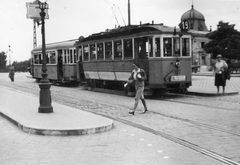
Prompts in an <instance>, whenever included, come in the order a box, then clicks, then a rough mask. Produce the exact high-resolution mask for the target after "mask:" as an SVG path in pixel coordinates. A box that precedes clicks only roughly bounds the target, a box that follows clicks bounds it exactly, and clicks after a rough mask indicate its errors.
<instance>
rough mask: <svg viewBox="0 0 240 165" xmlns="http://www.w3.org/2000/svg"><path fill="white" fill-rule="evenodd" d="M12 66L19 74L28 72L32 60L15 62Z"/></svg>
mask: <svg viewBox="0 0 240 165" xmlns="http://www.w3.org/2000/svg"><path fill="white" fill-rule="evenodd" d="M12 65H13V66H14V69H15V71H18V72H28V67H29V66H30V60H26V61H21V62H17V61H13V63H12Z"/></svg>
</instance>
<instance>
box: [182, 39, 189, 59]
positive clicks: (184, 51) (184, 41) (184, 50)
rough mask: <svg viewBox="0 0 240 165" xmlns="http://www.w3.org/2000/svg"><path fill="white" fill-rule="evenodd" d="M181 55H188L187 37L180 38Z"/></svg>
mask: <svg viewBox="0 0 240 165" xmlns="http://www.w3.org/2000/svg"><path fill="white" fill-rule="evenodd" d="M182 56H190V44H189V38H183V39H182Z"/></svg>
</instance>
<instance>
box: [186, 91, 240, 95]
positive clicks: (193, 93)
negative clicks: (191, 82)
mask: <svg viewBox="0 0 240 165" xmlns="http://www.w3.org/2000/svg"><path fill="white" fill-rule="evenodd" d="M187 94H188V95H195V96H230V95H238V92H228V93H199V92H192V91H188V92H187Z"/></svg>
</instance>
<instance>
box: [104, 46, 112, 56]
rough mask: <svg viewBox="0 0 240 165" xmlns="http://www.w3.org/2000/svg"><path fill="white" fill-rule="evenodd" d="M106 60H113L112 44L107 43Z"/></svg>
mask: <svg viewBox="0 0 240 165" xmlns="http://www.w3.org/2000/svg"><path fill="white" fill-rule="evenodd" d="M105 59H106V60H111V59H112V42H106V43H105Z"/></svg>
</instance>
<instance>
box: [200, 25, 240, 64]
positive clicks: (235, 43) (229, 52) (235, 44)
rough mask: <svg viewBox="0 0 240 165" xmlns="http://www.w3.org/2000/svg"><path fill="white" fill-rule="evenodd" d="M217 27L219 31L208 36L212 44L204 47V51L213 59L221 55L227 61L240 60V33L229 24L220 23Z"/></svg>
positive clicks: (209, 43)
mask: <svg viewBox="0 0 240 165" xmlns="http://www.w3.org/2000/svg"><path fill="white" fill-rule="evenodd" d="M217 26H218V28H217V30H215V31H213V32H211V33H208V34H207V38H208V39H210V42H208V43H206V44H205V45H204V50H205V51H206V52H207V53H211V54H212V57H213V58H216V56H217V55H218V54H221V55H222V56H223V57H225V58H227V59H240V32H239V31H237V30H235V29H234V26H235V25H229V23H228V22H223V21H219V23H218V25H217Z"/></svg>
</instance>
